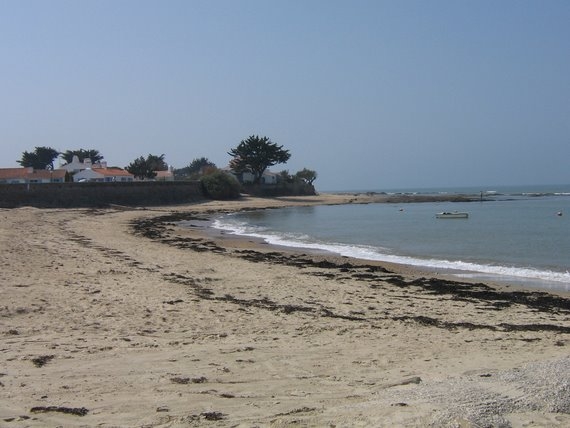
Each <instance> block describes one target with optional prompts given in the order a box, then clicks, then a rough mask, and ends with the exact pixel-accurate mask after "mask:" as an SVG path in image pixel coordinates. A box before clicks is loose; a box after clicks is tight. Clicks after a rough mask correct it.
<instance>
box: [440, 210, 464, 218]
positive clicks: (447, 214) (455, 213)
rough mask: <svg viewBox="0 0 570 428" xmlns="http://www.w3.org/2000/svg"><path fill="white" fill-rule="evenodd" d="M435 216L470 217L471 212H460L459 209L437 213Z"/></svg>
mask: <svg viewBox="0 0 570 428" xmlns="http://www.w3.org/2000/svg"><path fill="white" fill-rule="evenodd" d="M435 218H469V213H465V212H459V211H451V212H449V211H444V212H441V213H437V214H436V215H435Z"/></svg>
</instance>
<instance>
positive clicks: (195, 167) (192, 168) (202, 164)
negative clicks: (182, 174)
mask: <svg viewBox="0 0 570 428" xmlns="http://www.w3.org/2000/svg"><path fill="white" fill-rule="evenodd" d="M204 168H209V169H210V168H211V169H215V168H216V164H215V163H213V162H210V161H209V160H208V158H204V157H201V158H196V159H194V160H193V161H192V162H190V165H188V173H189V174H190V175H192V174H196V173H200V172H201V171H202V170H203V169H204Z"/></svg>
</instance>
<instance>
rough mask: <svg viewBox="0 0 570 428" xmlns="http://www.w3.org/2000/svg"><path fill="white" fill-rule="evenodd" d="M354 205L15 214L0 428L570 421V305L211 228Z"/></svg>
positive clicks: (8, 230)
mask: <svg viewBox="0 0 570 428" xmlns="http://www.w3.org/2000/svg"><path fill="white" fill-rule="evenodd" d="M351 197H352V196H351ZM343 198H345V197H340V196H329V195H323V196H319V197H314V198H286V199H285V200H281V199H257V198H245V199H243V200H241V201H230V202H224V201H209V202H204V203H197V204H192V205H184V206H176V207H161V208H149V209H127V208H125V207H115V208H114V209H71V210H58V209H35V208H20V209H13V210H0V217H1V218H2V222H1V224H0V234H1V235H0V236H2V239H1V240H0V250H1V251H2V252H3V254H4V257H3V260H2V263H3V265H2V267H3V268H2V270H0V287H1V291H2V297H3V299H2V304H1V305H0V319H1V320H2V326H3V327H2V329H1V330H0V337H1V349H2V352H1V353H0V394H2V400H0V421H1V422H0V425H3V426H7V427H10V426H14V427H17V426H22V425H25V426H30V427H41V426H147V427H159V426H218V427H233V426H244V427H246V426H274V427H285V426H291V425H299V424H300V425H301V426H332V425H336V426H354V425H360V426H382V425H384V426H386V425H390V426H409V427H416V426H418V427H419V426H444V425H454V424H455V425H459V424H461V425H462V426H489V425H500V426H524V425H532V424H534V425H537V426H567V425H568V424H570V399H569V398H568V395H567V387H566V385H567V384H568V383H569V382H570V358H568V352H567V349H568V348H567V347H568V346H570V316H569V315H570V299H568V298H566V297H564V296H559V295H557V294H554V293H547V292H527V291H520V290H514V289H513V287H510V288H501V287H499V288H496V287H494V286H491V285H490V284H483V283H472V282H464V281H450V280H448V279H446V278H443V277H433V276H431V275H425V272H424V273H421V272H414V271H412V270H409V271H406V269H405V267H404V268H402V269H404V270H402V271H400V270H399V269H400V266H390V265H388V264H385V263H369V262H366V261H359V260H356V259H348V258H346V257H330V256H328V255H327V256H322V255H316V254H307V252H305V251H302V252H289V251H276V250H275V249H274V248H272V247H270V246H269V245H267V244H260V243H259V242H250V240H244V239H235V237H231V236H228V235H226V236H220V237H219V238H218V239H213V238H212V237H211V236H209V235H208V234H207V231H206V230H205V228H204V227H203V226H204V224H203V223H200V222H202V221H204V220H206V219H207V218H208V216H209V215H211V214H212V213H214V212H220V211H225V210H228V211H230V210H240V209H245V208H247V209H250V208H267V207H268V208H277V207H281V206H285V205H286V204H322V203H341V202H342V200H343ZM344 200H345V199H344ZM368 200H370V198H369V197H367V196H359V197H358V201H357V203H368V202H366V201H368ZM353 203H354V201H353ZM182 218H191V219H192V220H190V221H191V222H194V221H195V222H196V227H193V228H188V229H187V230H181V229H182V228H181V227H179V226H177V225H176V221H177V220H180V219H182Z"/></svg>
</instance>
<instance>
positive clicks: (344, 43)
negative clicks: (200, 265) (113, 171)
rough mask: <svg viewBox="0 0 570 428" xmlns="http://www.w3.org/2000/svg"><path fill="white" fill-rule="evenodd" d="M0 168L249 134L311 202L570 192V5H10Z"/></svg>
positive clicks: (179, 154) (118, 1) (120, 160)
mask: <svg viewBox="0 0 570 428" xmlns="http://www.w3.org/2000/svg"><path fill="white" fill-rule="evenodd" d="M0 76H1V77H0V144H1V147H2V150H1V152H0V153H1V158H0V159H1V162H0V167H17V166H19V165H18V164H17V163H16V161H17V160H19V159H20V158H21V155H22V152H23V151H25V150H27V151H33V149H34V147H36V146H51V147H53V148H55V149H57V150H62V151H64V150H68V149H79V148H84V149H97V150H99V151H100V152H101V153H102V154H103V155H104V156H105V159H106V160H107V161H108V163H109V165H116V166H121V167H124V166H126V165H128V164H129V163H130V162H131V161H132V160H133V159H135V158H137V157H139V156H141V155H144V156H146V155H148V154H149V153H152V154H162V153H164V154H165V158H166V161H167V162H168V163H169V164H172V165H173V166H174V167H176V168H180V167H183V166H186V165H188V164H189V163H190V162H191V161H192V160H193V159H194V158H199V157H207V158H208V159H209V160H211V161H212V162H214V163H215V164H216V165H218V166H219V167H223V166H226V165H227V163H228V161H229V159H230V157H229V156H228V155H227V152H228V151H229V150H230V149H231V148H233V147H235V146H237V145H238V144H239V142H240V141H241V140H243V139H245V138H247V137H248V136H249V135H252V134H257V135H260V136H264V135H265V136H268V137H269V138H271V139H272V141H274V142H276V143H278V144H280V145H283V146H284V148H286V149H289V150H290V152H291V154H292V157H291V160H290V161H289V162H288V163H287V164H285V165H276V166H275V167H273V168H272V169H273V170H275V171H281V170H283V169H288V170H289V171H290V172H291V173H294V172H296V171H298V170H300V169H302V168H304V167H306V168H309V169H313V170H316V171H317V173H318V179H317V181H316V182H315V184H316V186H317V189H318V190H321V191H326V190H355V189H391V188H406V187H431V186H464V185H473V186H492V185H500V184H507V185H509V184H517V183H518V184H551V183H552V184H554V183H570V1H568V0H561V1H555V0H544V1H538V0H536V1H531V0H516V1H509V0H500V1H496V0H492V1H485V0H471V1H467V0H465V1H457V0H453V1H438V0H433V1H424V0H422V1H408V0H394V1H381V0H371V1H364V0H345V1H333V0H322V1H320V0H280V1H278V0H260V1H257V0H228V1H217V0H204V1H194V0H182V1H174V0H156V1H144V0H133V1H131V0H111V1H105V0H97V1H89V0H80V1H76V0H71V1H58V0H49V1H47V0H46V1H44V0H37V1H29V0H13V1H12V0H0Z"/></svg>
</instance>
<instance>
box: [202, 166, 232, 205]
mask: <svg viewBox="0 0 570 428" xmlns="http://www.w3.org/2000/svg"><path fill="white" fill-rule="evenodd" d="M200 183H201V184H202V190H203V192H204V195H206V196H207V197H208V198H212V199H237V198H239V194H240V193H239V191H240V185H239V182H238V181H237V179H236V178H235V177H234V176H233V175H231V174H229V173H227V172H224V171H220V170H217V171H215V172H213V173H212V174H208V175H204V176H203V177H202V178H201V179H200Z"/></svg>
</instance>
